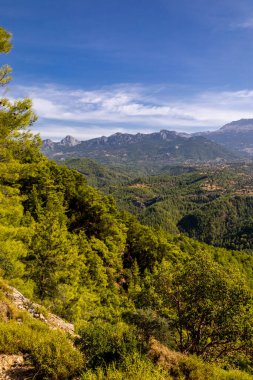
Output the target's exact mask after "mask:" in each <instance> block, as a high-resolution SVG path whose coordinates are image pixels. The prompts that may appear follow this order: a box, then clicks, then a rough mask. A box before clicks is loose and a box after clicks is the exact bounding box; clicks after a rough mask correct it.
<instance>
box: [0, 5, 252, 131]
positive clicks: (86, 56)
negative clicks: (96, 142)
mask: <svg viewBox="0 0 253 380" xmlns="http://www.w3.org/2000/svg"><path fill="white" fill-rule="evenodd" d="M0 25H2V26H4V27H5V28H6V29H8V30H9V31H11V32H12V33H13V45H14V47H13V50H12V52H11V53H10V54H9V55H7V56H1V59H0V62H1V64H2V63H6V62H7V63H9V64H10V65H11V66H12V67H13V77H14V81H13V82H12V84H11V85H10V86H9V90H8V96H9V97H10V98H13V99H14V98H17V97H23V96H30V97H32V99H33V101H34V108H35V110H36V111H37V114H38V116H39V121H38V122H37V123H36V126H35V127H34V131H39V132H40V133H41V135H42V137H50V138H52V139H60V138H62V137H64V136H65V135H66V134H72V135H74V136H76V137H78V138H81V139H87V138H91V137H96V136H101V135H109V134H111V133H115V132H117V131H121V132H130V133H135V132H139V131H140V132H151V131H156V130H160V129H171V130H178V131H185V132H192V131H198V130H207V129H209V130H211V129H217V128H218V127H219V126H222V125H223V124H225V123H226V122H229V121H232V120H235V119H239V118H251V117H253V75H252V74H253V73H252V71H253V2H252V0H240V1H238V0H237V1H235V0H212V1H211V0H191V1H189V0H177V1H175V0H152V1H151V0H75V1H73V0H72V1H70V0H57V1H52V0H43V1H42V0H36V1H35V0H15V1H12V0H8V1H7V0H1V22H0Z"/></svg>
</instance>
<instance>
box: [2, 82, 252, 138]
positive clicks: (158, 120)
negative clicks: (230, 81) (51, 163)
mask: <svg viewBox="0 0 253 380" xmlns="http://www.w3.org/2000/svg"><path fill="white" fill-rule="evenodd" d="M9 95H11V96H12V97H13V98H17V97H23V96H29V97H31V98H32V99H33V104H34V108H35V111H36V112H37V114H38V116H39V122H38V123H37V125H36V126H35V127H34V131H36V132H40V133H41V135H42V137H43V138H46V137H49V138H54V139H60V138H62V137H64V136H65V135H66V134H70V135H73V136H75V137H78V138H81V139H89V138H93V137H97V136H101V135H107V136H108V135H110V134H112V133H115V132H117V131H119V132H128V133H135V132H143V133H145V132H146V133H149V132H151V131H156V130H159V129H170V130H177V131H185V132H193V131H198V130H207V129H216V128H218V127H219V126H222V125H223V124H225V123H227V122H229V121H232V120H236V119H240V118H250V117H253V111H252V104H253V90H241V91H234V92H233V91H209V92H202V93H196V94H194V95H191V96H190V95H187V96H185V97H184V98H182V97H180V98H179V97H178V96H176V95H175V92H174V91H172V89H171V88H169V87H166V86H148V87H147V86H146V87H145V86H142V85H139V84H136V85H129V84H126V85H124V84H122V85H118V86H110V87H104V88H101V89H96V90H85V89H79V90H76V89H71V88H61V87H59V86H56V85H46V86H44V87H36V86H33V87H25V86H18V87H15V88H13V89H12V91H11V93H10V94H9Z"/></svg>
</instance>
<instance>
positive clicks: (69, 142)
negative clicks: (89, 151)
mask: <svg viewBox="0 0 253 380" xmlns="http://www.w3.org/2000/svg"><path fill="white" fill-rule="evenodd" d="M80 143H81V141H79V140H77V139H76V138H75V137H73V136H70V135H68V136H66V137H64V139H62V140H61V141H60V144H59V145H63V146H66V147H71V146H75V145H78V144H80Z"/></svg>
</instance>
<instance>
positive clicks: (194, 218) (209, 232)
mask: <svg viewBox="0 0 253 380" xmlns="http://www.w3.org/2000/svg"><path fill="white" fill-rule="evenodd" d="M66 165H67V166H68V167H72V168H75V169H77V170H78V171H79V172H80V173H82V174H83V175H84V176H85V178H87V180H88V182H89V183H91V184H92V185H94V186H96V187H97V188H99V189H101V190H102V191H103V192H104V193H105V194H112V195H113V196H114V197H115V199H116V201H117V205H118V207H119V208H120V209H124V210H128V211H130V212H131V213H133V214H135V215H136V216H137V217H138V219H139V220H140V221H141V222H142V223H144V224H147V225H150V226H153V227H156V228H158V227H159V228H163V229H165V230H166V231H168V232H172V233H179V232H180V231H181V232H184V233H185V234H187V235H188V236H190V237H193V238H196V239H198V240H200V241H203V242H206V243H208V244H212V245H215V246H220V247H226V248H229V249H247V250H252V248H253V242H252V236H253V235H252V231H253V230H252V207H253V176H252V164H251V163H237V164H235V163H233V164H216V165H211V164H208V165H195V166H190V167H189V166H187V165H184V166H167V167H164V168H163V170H162V174H159V175H152V176H150V175H147V174H146V175H145V173H143V172H141V171H140V172H138V171H129V170H127V171H126V173H127V175H123V173H124V172H123V169H122V168H115V167H111V168H110V167H105V166H102V165H101V164H97V163H96V162H94V161H91V160H88V159H84V158H83V159H77V160H70V161H67V162H66Z"/></svg>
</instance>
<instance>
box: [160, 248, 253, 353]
mask: <svg viewBox="0 0 253 380" xmlns="http://www.w3.org/2000/svg"><path fill="white" fill-rule="evenodd" d="M154 284H155V287H156V291H157V293H158V294H159V297H160V298H159V302H160V305H159V303H157V305H159V308H160V312H161V314H163V315H164V316H166V317H167V318H168V320H169V324H170V328H172V329H175V331H176V335H175V337H176V342H177V346H178V349H179V350H180V351H181V352H184V353H188V354H189V353H190V354H196V355H199V356H202V357H203V358H205V359H208V360H211V359H218V358H222V357H224V356H225V357H226V356H229V355H232V354H234V353H236V352H245V351H247V347H249V346H250V345H251V343H250V342H251V340H252V337H253V325H252V322H253V314H252V292H251V290H250V289H249V288H248V286H247V285H246V283H245V280H244V279H243V277H242V275H241V274H240V273H239V271H237V270H236V269H232V268H226V269H225V268H223V267H222V266H220V265H219V264H217V263H215V262H214V261H213V260H212V259H211V258H210V257H209V255H208V254H205V253H204V252H202V254H201V255H195V256H194V257H193V258H192V259H191V260H190V261H188V262H187V263H186V264H185V265H183V266H182V265H181V266H180V267H177V268H172V267H171V265H164V264H163V265H162V266H161V267H160V268H159V270H158V272H157V274H156V276H155V279H154Z"/></svg>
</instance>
